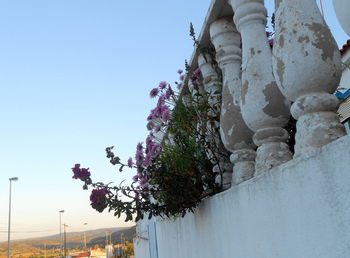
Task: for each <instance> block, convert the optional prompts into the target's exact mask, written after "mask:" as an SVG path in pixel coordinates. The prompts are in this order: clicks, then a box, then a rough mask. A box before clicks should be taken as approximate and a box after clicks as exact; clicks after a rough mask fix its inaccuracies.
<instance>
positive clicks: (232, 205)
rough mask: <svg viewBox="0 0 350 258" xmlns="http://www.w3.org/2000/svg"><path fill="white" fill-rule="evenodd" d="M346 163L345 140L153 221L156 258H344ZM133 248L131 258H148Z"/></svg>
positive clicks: (349, 203) (348, 224) (348, 226)
mask: <svg viewBox="0 0 350 258" xmlns="http://www.w3.org/2000/svg"><path fill="white" fill-rule="evenodd" d="M349 157H350V136H345V137H343V138H340V139H339V140H337V141H335V142H333V143H331V144H328V145H326V146H324V147H322V148H320V149H316V150H315V151H312V152H310V153H307V154H306V155H304V156H302V157H300V158H298V159H294V160H291V161H289V162H288V163H285V164H283V165H281V166H279V167H276V168H274V169H272V170H271V171H269V172H267V173H264V174H262V175H260V176H258V177H255V178H252V179H250V180H249V181H246V182H244V183H242V184H240V185H239V186H235V187H233V188H231V189H229V190H227V191H225V192H223V193H221V194H218V195H216V196H213V197H211V198H209V199H207V200H205V201H203V202H202V204H201V205H200V206H199V207H198V208H197V210H196V212H195V214H188V215H186V216H185V217H184V218H179V219H177V220H176V221H171V220H162V219H159V218H158V219H157V225H156V230H157V232H156V235H157V246H158V257H159V258H173V257H174V258H175V257H176V258H178V257H182V258H197V257H198V258H313V257H315V258H316V257H317V258H347V257H350V169H349V161H350V159H349ZM146 224H147V221H143V222H141V223H138V227H140V228H142V227H143V228H145V225H146ZM144 242H148V241H144ZM135 243H136V246H135V254H136V256H135V257H136V258H146V257H147V258H149V257H150V256H149V252H147V251H143V250H146V248H145V243H143V242H142V241H141V240H140V241H139V242H138V243H137V242H135Z"/></svg>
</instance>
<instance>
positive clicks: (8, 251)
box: [7, 177, 18, 258]
mask: <svg viewBox="0 0 350 258" xmlns="http://www.w3.org/2000/svg"><path fill="white" fill-rule="evenodd" d="M9 180H10V197H9V225H8V244H7V249H8V250H7V257H8V258H10V257H11V236H10V233H11V188H12V181H17V180H18V177H11V178H9Z"/></svg>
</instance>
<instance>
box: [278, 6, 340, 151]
mask: <svg viewBox="0 0 350 258" xmlns="http://www.w3.org/2000/svg"><path fill="white" fill-rule="evenodd" d="M275 4H276V20H275V26H276V38H275V41H274V46H273V70H274V74H275V77H276V81H277V84H278V86H279V88H280V90H281V92H282V93H283V95H284V96H286V97H287V98H288V99H289V100H291V101H293V102H294V103H293V105H292V107H291V114H292V115H293V117H294V118H295V119H297V120H298V121H297V133H296V137H295V140H296V145H295V155H296V156H299V155H300V154H302V153H305V152H307V151H310V150H312V149H315V148H318V147H320V146H322V145H325V144H327V143H329V142H331V141H334V140H335V139H337V138H339V137H341V136H343V135H344V134H345V130H344V127H343V126H342V125H341V124H340V122H339V120H338V117H337V115H336V113H335V111H336V110H337V107H338V100H337V98H336V97H335V96H334V95H332V93H333V92H334V91H335V90H336V88H337V86H338V84H339V80H340V76H341V62H340V54H339V50H338V47H337V44H336V42H335V40H334V38H333V36H332V34H331V32H330V31H329V29H328V27H327V25H326V24H325V21H324V19H323V17H322V15H321V13H320V11H319V9H318V7H317V4H316V1H315V0H293V1H288V0H276V1H275Z"/></svg>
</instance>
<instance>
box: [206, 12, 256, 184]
mask: <svg viewBox="0 0 350 258" xmlns="http://www.w3.org/2000/svg"><path fill="white" fill-rule="evenodd" d="M209 31H210V37H211V42H212V43H213V45H214V47H215V50H216V60H217V61H218V65H219V67H220V69H221V71H222V77H223V78H222V79H223V84H222V104H221V114H220V136H221V139H222V142H223V144H224V146H225V148H226V149H227V150H228V151H229V152H230V153H232V155H231V158H230V159H231V162H232V164H233V174H232V185H236V184H239V183H241V182H243V181H245V180H248V179H250V178H251V177H252V176H253V174H254V167H255V156H256V153H255V151H254V149H253V148H254V144H253V142H252V137H253V132H252V131H251V130H250V129H249V128H248V127H247V125H246V124H245V122H244V120H243V118H242V114H241V109H240V106H239V103H240V90H241V85H242V84H241V78H240V74H241V64H242V51H241V48H240V44H241V37H240V35H239V33H238V31H237V30H236V28H235V27H234V24H233V21H232V17H224V18H221V19H219V20H216V21H215V22H213V23H212V24H211V25H210V30H209Z"/></svg>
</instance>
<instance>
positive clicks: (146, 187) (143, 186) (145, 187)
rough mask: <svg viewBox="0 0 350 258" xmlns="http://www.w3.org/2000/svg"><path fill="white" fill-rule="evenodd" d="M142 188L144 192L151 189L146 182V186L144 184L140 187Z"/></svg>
mask: <svg viewBox="0 0 350 258" xmlns="http://www.w3.org/2000/svg"><path fill="white" fill-rule="evenodd" d="M140 186H141V189H142V190H144V189H146V190H147V189H148V187H149V184H148V183H147V182H146V183H144V184H142V185H140Z"/></svg>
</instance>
